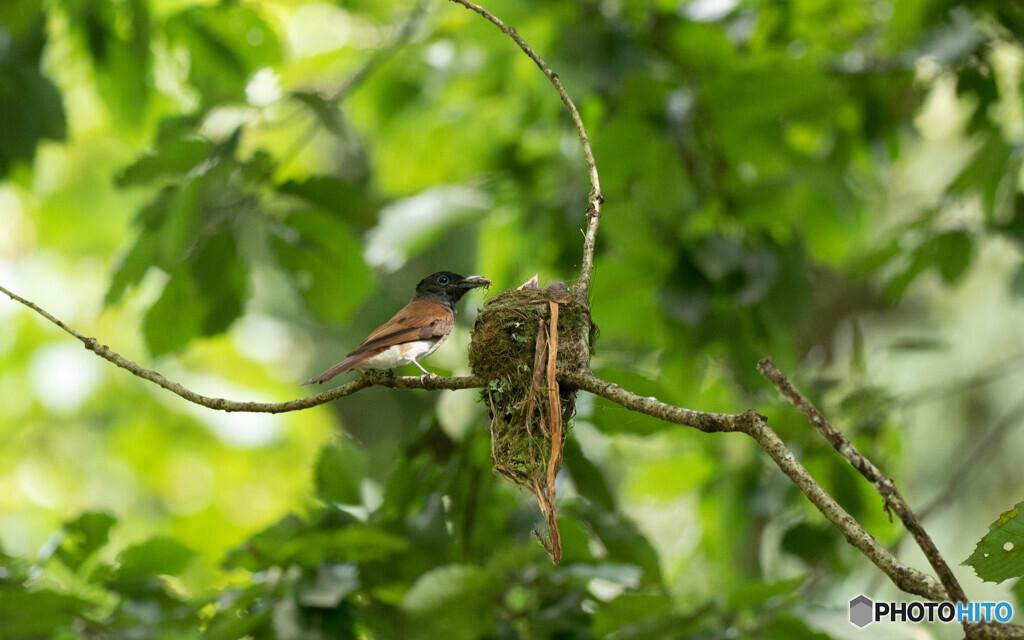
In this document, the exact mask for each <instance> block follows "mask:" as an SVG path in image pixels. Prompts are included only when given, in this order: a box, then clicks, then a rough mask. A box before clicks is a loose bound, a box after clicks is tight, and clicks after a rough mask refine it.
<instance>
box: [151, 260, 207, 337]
mask: <svg viewBox="0 0 1024 640" xmlns="http://www.w3.org/2000/svg"><path fill="white" fill-rule="evenodd" d="M207 312H208V309H207V308H206V301H205V299H204V298H203V296H202V295H201V293H200V291H199V287H198V285H197V284H196V282H194V281H193V280H192V278H189V277H187V276H185V275H183V274H181V273H179V274H177V276H176V277H171V279H170V280H168V281H167V284H165V285H164V290H163V293H161V294H160V298H158V299H157V301H156V302H155V303H153V306H152V307H150V308H149V311H148V312H147V313H146V317H145V318H144V319H143V321H142V334H143V336H144V337H145V338H146V346H148V347H149V352H150V353H151V354H153V357H158V356H162V355H164V354H167V353H173V352H175V351H179V350H181V349H183V348H184V347H185V345H187V344H188V342H189V340H191V339H192V338H193V337H195V336H197V335H199V333H200V329H201V328H202V326H203V321H204V318H205V316H206V314H207Z"/></svg>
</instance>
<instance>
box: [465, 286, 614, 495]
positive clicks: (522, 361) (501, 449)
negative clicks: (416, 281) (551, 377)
mask: <svg viewBox="0 0 1024 640" xmlns="http://www.w3.org/2000/svg"><path fill="white" fill-rule="evenodd" d="M551 302H557V303H558V305H559V310H558V311H559V312H558V352H557V365H556V366H557V369H558V370H559V371H577V370H580V369H586V368H588V367H589V365H590V354H591V352H592V342H593V337H594V336H595V335H596V333H597V331H596V327H594V326H593V323H592V321H591V319H590V309H589V308H587V306H586V304H585V303H583V302H580V301H579V300H577V299H576V298H574V297H572V296H570V295H568V294H566V293H565V291H564V290H562V291H557V290H555V291H544V290H523V291H520V290H512V291H505V292H502V293H500V294H498V295H497V296H495V297H494V298H492V299H491V300H489V301H488V302H487V304H486V305H485V306H484V308H483V309H481V310H480V312H479V313H478V314H477V317H476V322H475V323H474V325H473V340H472V343H471V345H470V348H469V364H470V367H471V368H472V369H473V373H474V374H476V375H478V376H480V377H481V378H483V379H484V380H485V381H486V382H487V386H486V387H485V388H484V389H483V392H482V393H483V400H484V402H485V403H486V404H487V406H488V407H489V409H490V412H491V419H492V420H491V455H492V457H493V458H494V468H495V470H496V471H498V472H499V473H500V474H502V475H503V476H505V477H507V478H509V479H510V480H512V481H513V482H515V483H517V484H520V485H523V486H526V487H528V488H531V489H532V488H533V483H534V482H535V481H539V482H540V483H541V484H543V483H544V478H545V474H546V473H547V465H548V459H549V458H550V456H551V439H550V434H549V432H548V430H547V427H546V425H547V424H548V420H549V418H548V416H550V409H549V401H548V388H547V376H546V375H545V376H543V377H542V378H541V388H539V389H535V390H534V395H533V402H532V403H531V402H530V401H529V397H530V390H531V388H532V387H533V384H534V377H535V376H534V374H535V365H534V361H535V359H536V351H537V336H538V333H539V329H540V326H541V320H542V319H543V320H544V324H545V326H547V324H548V323H549V322H550V318H551V306H550V303H551ZM544 362H545V365H546V360H545V361H544ZM559 395H560V403H561V405H562V406H561V407H559V408H558V411H559V412H560V413H561V415H562V417H563V421H564V422H565V423H568V420H569V418H570V417H572V414H573V411H574V410H575V392H574V391H568V392H566V391H561V392H560V394H559ZM563 434H564V431H563ZM563 437H564V435H563Z"/></svg>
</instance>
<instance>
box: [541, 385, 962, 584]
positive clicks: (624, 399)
mask: <svg viewBox="0 0 1024 640" xmlns="http://www.w3.org/2000/svg"><path fill="white" fill-rule="evenodd" d="M561 379H562V380H563V381H564V382H566V383H567V384H571V385H574V386H576V387H577V388H579V389H583V390H586V391H590V392H591V393H593V394H595V395H599V396H601V397H602V398H605V399H606V400H611V401H612V402H615V403H618V404H621V405H622V406H624V407H626V408H627V409H631V410H633V411H639V412H640V413H645V414H647V415H649V416H653V417H655V418H659V419H661V420H666V421H668V422H674V423H676V424H681V425H685V426H688V427H693V428H695V429H699V430H700V431H703V432H705V433H717V432H731V431H739V432H742V433H745V434H747V435H748V436H750V437H751V438H753V439H754V440H755V441H756V442H757V443H758V444H759V445H760V446H761V448H762V449H764V451H765V453H767V454H768V455H769V456H770V457H771V459H772V460H773V461H774V462H775V464H776V465H777V466H778V467H779V469H781V470H782V472H783V473H785V474H786V475H787V476H788V477H789V479H790V480H792V481H793V484H795V485H796V486H797V488H798V489H800V491H801V492H802V493H803V494H804V495H805V496H806V497H807V499H808V500H810V502H811V504H813V505H814V506H815V507H816V508H817V509H818V511H820V512H821V514H822V515H823V516H825V518H827V519H828V521H829V522H831V523H832V524H833V525H835V527H836V528H837V529H839V531H840V533H842V534H843V536H844V537H845V538H846V540H847V542H849V543H850V544H851V545H852V546H853V547H854V548H856V549H857V550H858V551H860V552H861V553H862V554H864V556H865V557H866V558H867V559H868V560H870V561H871V562H872V563H874V564H875V566H877V567H878V568H879V569H881V570H882V571H883V572H884V573H885V575H887V576H889V579H890V580H892V582H893V584H895V585H896V586H897V587H899V588H900V589H901V590H903V591H905V592H907V593H912V594H916V595H919V596H923V597H925V598H928V599H929V600H936V601H938V600H947V599H948V596H947V594H946V590H945V589H943V587H942V585H941V584H940V583H939V582H938V581H936V580H935V578H933V577H932V576H930V575H928V574H926V573H923V572H921V571H918V570H917V569H914V568H912V567H908V566H907V565H904V564H902V563H901V562H900V561H899V560H898V559H897V558H896V557H895V556H894V555H893V554H892V553H891V552H890V551H889V550H888V549H886V548H885V547H883V546H882V545H880V544H878V542H877V541H876V540H875V538H874V537H873V536H872V535H871V534H869V533H868V532H867V531H865V530H864V528H863V527H861V526H860V523H859V522H857V520H856V519H854V517H853V516H851V515H850V514H849V513H847V512H846V510H845V509H843V508H842V507H841V506H840V505H839V503H838V502H836V501H835V499H833V498H832V496H830V495H829V494H828V492H826V491H825V490H824V489H823V488H822V487H821V485H820V484H818V483H817V481H815V480H814V477H813V476H811V474H810V473H809V472H808V471H807V469H806V468H804V466H803V465H801V464H800V462H799V461H798V460H797V459H796V456H794V455H793V452H792V451H791V450H790V449H789V447H787V446H786V444H785V443H784V442H783V441H782V439H780V438H779V436H778V435H777V434H776V433H775V431H773V430H772V428H771V427H769V426H768V420H767V419H766V418H765V417H764V416H763V415H761V414H760V413H758V412H757V411H754V410H753V409H751V410H750V411H747V412H746V413H740V414H721V413H706V412H703V411H693V410H690V409H683V408H681V407H676V406H673V405H670V404H667V403H664V402H661V401H660V400H658V399H657V398H653V397H648V398H645V397H642V396H638V395H636V394H635V393H631V392H629V391H626V390H625V389H623V388H622V387H620V386H619V385H617V384H612V383H610V382H605V381H604V380H601V379H599V378H597V377H595V376H594V375H593V374H591V373H575V374H563V375H562V377H561Z"/></svg>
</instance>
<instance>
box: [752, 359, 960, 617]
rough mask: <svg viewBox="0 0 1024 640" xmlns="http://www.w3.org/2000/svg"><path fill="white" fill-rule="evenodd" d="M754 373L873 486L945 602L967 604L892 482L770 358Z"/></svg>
mask: <svg viewBox="0 0 1024 640" xmlns="http://www.w3.org/2000/svg"><path fill="white" fill-rule="evenodd" d="M757 370H758V371H760V372H761V375H763V376H764V377H765V378H766V379H767V380H768V381H769V382H771V383H772V385H773V386H774V387H775V388H776V389H777V390H778V391H779V393H781V394H782V395H783V396H784V397H785V398H786V399H787V400H789V401H790V403H792V405H793V406H794V407H796V408H797V409H798V410H799V411H800V413H802V414H804V417H805V418H807V420H808V421H809V422H810V423H811V424H812V425H814V428H815V429H817V430H818V432H819V433H820V434H821V435H822V436H823V437H824V438H825V439H826V440H828V442H829V444H831V445H832V447H833V448H834V449H835V450H836V451H838V452H839V453H840V455H842V456H843V458H845V459H846V461H847V462H849V463H850V465H851V466H852V467H853V468H854V469H856V470H857V471H858V472H860V474H861V475H862V476H864V478H865V479H867V481H868V482H870V483H871V484H872V485H874V487H875V490H876V491H878V493H879V495H881V496H882V500H883V501H884V502H885V508H886V510H887V511H888V510H890V509H891V510H892V511H895V512H896V515H897V516H898V517H899V519H900V520H901V521H902V522H903V526H904V527H906V529H907V531H909V532H910V534H911V535H912V536H914V540H916V541H917V546H919V547H920V548H921V551H923V552H924V555H925V557H926V558H927V559H928V563H929V564H931V565H932V569H934V570H935V574H936V575H937V576H938V577H939V581H940V582H942V586H943V587H944V588H945V589H946V593H947V594H949V598H950V599H951V600H954V601H956V602H967V596H966V595H965V594H964V590H963V589H962V588H961V587H960V583H959V582H958V581H957V579H956V576H954V575H953V571H952V570H951V569H950V568H949V565H948V564H946V561H945V559H943V557H942V554H940V553H939V550H938V548H936V546H935V543H934V542H933V541H932V539H931V536H929V535H928V532H927V531H925V530H924V527H923V526H921V522H920V520H918V519H917V516H916V515H914V512H913V511H911V509H910V506H909V505H907V502H906V500H904V499H903V495H902V494H900V492H899V489H897V488H896V483H894V482H893V481H892V479H891V478H888V477H886V476H885V474H883V473H882V472H881V471H879V469H878V467H876V466H875V465H874V464H873V463H872V462H871V461H870V460H868V459H867V458H865V457H864V455H863V454H861V452H860V451H858V450H857V447H855V446H853V443H852V442H850V441H849V440H847V439H846V437H845V436H844V435H843V434H841V433H839V431H838V430H837V429H836V428H835V427H833V426H832V424H831V423H830V422H829V421H828V419H826V418H825V416H824V415H822V413H821V411H819V410H818V408H817V407H815V406H814V405H813V404H811V402H810V400H808V399H807V398H805V397H804V396H803V394H801V393H800V391H798V390H797V388H796V387H794V386H793V384H792V383H791V382H790V381H789V380H787V379H786V376H784V375H782V372H780V371H779V370H778V368H777V367H776V366H775V363H773V362H772V360H771V358H765V359H764V360H761V361H760V362H758V363H757Z"/></svg>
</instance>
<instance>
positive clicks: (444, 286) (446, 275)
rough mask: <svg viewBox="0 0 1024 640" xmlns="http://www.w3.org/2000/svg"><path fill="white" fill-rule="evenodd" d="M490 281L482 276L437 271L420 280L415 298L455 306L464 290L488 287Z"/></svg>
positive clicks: (464, 292)
mask: <svg viewBox="0 0 1024 640" xmlns="http://www.w3.org/2000/svg"><path fill="white" fill-rule="evenodd" d="M490 285H491V281H490V280H488V279H487V278H484V277H483V276H467V277H463V276H460V275H459V274H457V273H452V272H451V271H438V272H437V273H434V274H431V275H429V276H427V277H426V278H423V279H422V280H420V283H419V284H418V285H416V298H415V299H416V300H431V301H433V302H437V303H439V304H443V305H445V306H447V307H450V308H453V309H454V308H455V303H456V302H458V301H459V299H460V298H462V296H464V295H466V292H467V291H469V290H470V289H475V288H476V287H489V286H490Z"/></svg>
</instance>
